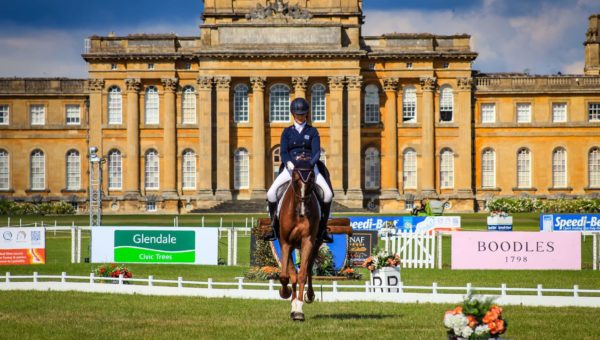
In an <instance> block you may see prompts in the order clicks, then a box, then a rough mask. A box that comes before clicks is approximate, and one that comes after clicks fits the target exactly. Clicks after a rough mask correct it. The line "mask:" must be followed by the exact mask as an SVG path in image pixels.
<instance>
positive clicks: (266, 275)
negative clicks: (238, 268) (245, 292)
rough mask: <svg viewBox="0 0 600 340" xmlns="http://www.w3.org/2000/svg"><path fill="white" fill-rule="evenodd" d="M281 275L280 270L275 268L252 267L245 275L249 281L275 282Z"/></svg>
mask: <svg viewBox="0 0 600 340" xmlns="http://www.w3.org/2000/svg"><path fill="white" fill-rule="evenodd" d="M280 274H281V269H279V267H276V266H263V267H252V268H250V270H249V271H248V272H247V273H246V274H245V277H246V278H247V279H250V280H277V279H278V278H279V275H280Z"/></svg>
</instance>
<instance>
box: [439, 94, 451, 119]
mask: <svg viewBox="0 0 600 340" xmlns="http://www.w3.org/2000/svg"><path fill="white" fill-rule="evenodd" d="M453 116H454V92H453V91H452V87H450V85H442V87H441V89H440V121H442V122H451V121H453V119H454V117H453Z"/></svg>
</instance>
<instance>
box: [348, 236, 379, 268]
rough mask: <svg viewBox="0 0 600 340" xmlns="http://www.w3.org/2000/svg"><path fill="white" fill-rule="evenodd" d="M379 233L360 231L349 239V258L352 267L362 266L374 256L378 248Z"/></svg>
mask: <svg viewBox="0 0 600 340" xmlns="http://www.w3.org/2000/svg"><path fill="white" fill-rule="evenodd" d="M378 240H379V239H378V238H377V231H374V230H360V231H355V232H353V233H352V236H350V237H349V238H348V256H349V257H350V264H351V265H352V266H362V264H363V262H365V260H366V259H367V258H368V257H369V256H371V254H373V249H375V248H376V247H377V241H378Z"/></svg>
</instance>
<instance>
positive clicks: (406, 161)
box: [402, 149, 417, 189]
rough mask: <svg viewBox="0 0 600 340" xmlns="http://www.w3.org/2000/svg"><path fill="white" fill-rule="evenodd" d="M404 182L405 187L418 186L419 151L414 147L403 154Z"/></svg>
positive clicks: (413, 187) (412, 187)
mask: <svg viewBox="0 0 600 340" xmlns="http://www.w3.org/2000/svg"><path fill="white" fill-rule="evenodd" d="M402 167H403V168H402V177H403V179H402V182H403V184H404V189H416V188H417V152H416V151H415V150H414V149H406V151H404V155H403V156H402Z"/></svg>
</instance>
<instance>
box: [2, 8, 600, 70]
mask: <svg viewBox="0 0 600 340" xmlns="http://www.w3.org/2000/svg"><path fill="white" fill-rule="evenodd" d="M2 2H3V4H2V11H0V51H1V53H0V77H76V78H85V77H86V75H87V69H86V65H85V62H84V61H83V60H82V58H81V53H82V51H83V40H84V39H85V38H86V37H88V36H91V35H104V36H105V35H108V34H109V33H110V32H115V33H116V34H117V35H127V34H133V33H172V32H173V33H176V34H178V35H181V36H195V35H198V34H199V28H198V26H199V25H200V24H201V20H200V14H201V12H202V1H201V0H175V1H172V2H164V1H162V0H161V1H159V0H144V1H140V0H127V1H122V0H102V1H99V0H88V1H81V0H53V1H48V0H28V1H23V0H3V1H2ZM289 2H290V3H291V4H293V3H294V0H289ZM363 2H364V4H363V6H364V8H363V9H364V14H365V16H366V19H365V25H364V26H363V35H380V34H384V33H392V32H398V33H422V32H428V33H434V34H455V33H467V34H470V35H471V36H472V41H471V45H472V48H473V50H475V51H476V52H478V53H479V57H478V58H477V60H476V61H475V63H474V66H473V67H474V69H477V70H480V71H482V72H529V73H531V74H556V73H557V72H562V73H564V74H581V73H583V64H584V56H583V45H582V43H583V41H584V39H585V32H586V30H587V24H588V17H589V16H590V15H591V14H596V13H600V0H364V1H363Z"/></svg>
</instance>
